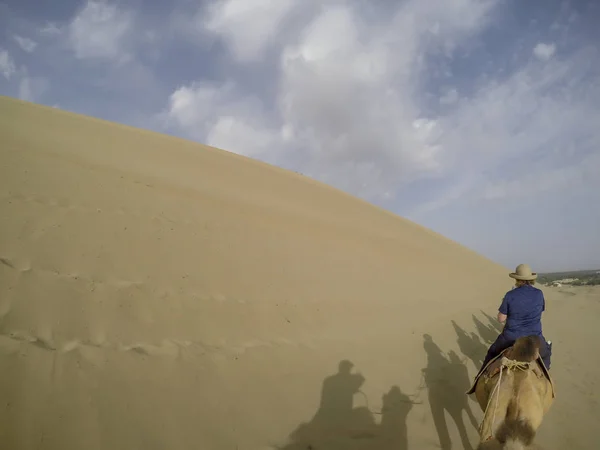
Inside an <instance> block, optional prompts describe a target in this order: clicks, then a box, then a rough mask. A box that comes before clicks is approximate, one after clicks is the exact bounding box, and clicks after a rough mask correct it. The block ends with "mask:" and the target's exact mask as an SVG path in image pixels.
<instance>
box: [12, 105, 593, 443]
mask: <svg viewBox="0 0 600 450" xmlns="http://www.w3.org/2000/svg"><path fill="white" fill-rule="evenodd" d="M0 118H1V120H0V136H1V140H2V146H1V148H0V158H1V161H2V164H1V165H0V177H1V180H2V182H1V183H2V184H1V187H0V216H1V217H2V221H1V222H0V367H1V368H0V377H1V379H2V382H0V402H1V403H0V404H4V407H1V408H0V424H2V425H0V447H2V448H11V449H29V448H39V449H52V450H54V449H60V450H69V449H81V448H86V449H105V448H111V449H128V450H129V449H138V448H139V449H142V448H143V449H167V448H168V449H190V448H198V449H216V450H219V449H239V450H242V449H260V450H262V449H273V448H286V450H292V449H298V450H300V449H303V450H306V449H307V448H308V446H312V448H313V449H320V448H327V449H332V450H345V449H375V450H378V449H386V448H398V449H403V448H413V449H414V448H420V449H427V448H439V446H440V442H443V443H445V444H444V445H446V444H447V443H448V442H449V441H452V442H453V443H454V444H455V446H458V445H460V443H462V445H463V446H464V447H465V448H468V446H469V445H471V444H475V442H476V430H475V425H474V423H475V422H476V421H477V420H479V418H480V416H481V415H480V414H479V411H478V410H477V408H476V407H475V404H474V403H473V402H471V401H470V400H468V398H467V397H466V396H464V395H463V394H462V393H464V391H465V390H466V389H467V388H468V383H469V376H472V375H474V373H475V371H476V368H477V362H478V360H479V358H482V357H483V356H482V355H481V353H482V351H483V352H485V347H486V345H487V344H486V342H487V341H486V339H488V340H489V338H490V335H492V337H493V334H494V333H495V332H497V330H495V329H494V321H493V317H492V316H493V315H495V308H497V305H498V302H499V299H500V298H501V296H502V295H503V293H504V292H505V291H506V290H508V289H509V288H510V286H511V281H510V279H509V278H508V277H507V276H506V274H507V271H508V269H507V268H504V267H501V266H500V265H498V264H495V263H493V262H491V261H489V259H487V258H485V257H483V256H481V255H478V254H476V253H475V252H473V251H471V250H469V249H466V248H464V247H462V246H460V245H459V244H457V243H455V242H453V241H451V240H449V239H447V238H445V237H443V236H441V235H439V234H437V233H434V232H432V231H430V230H428V229H426V228H424V227H422V226H420V225H417V224H414V223H412V222H410V221H408V220H405V219H402V218H400V217H397V216H395V215H394V214H392V213H390V212H388V211H385V210H383V209H381V208H378V207H375V206H373V205H370V204H368V203H367V202H365V201H362V200H359V199H356V198H354V197H352V196H350V195H348V194H345V193H343V192H341V191H339V190H336V189H334V188H331V187H329V186H326V185H324V184H322V183H319V182H316V181H314V180H311V179H309V178H307V177H304V176H301V175H298V174H295V173H293V172H290V171H286V170H284V169H281V168H277V167H272V166H269V165H267V164H265V163H261V162H258V161H254V160H251V159H249V158H245V157H243V156H239V155H236V154H233V153H230V152H226V151H223V150H220V149H214V148H210V147H207V146H204V145H201V144H197V143H193V142H189V141H186V140H183V139H180V138H175V137H171V136H165V135H161V134H158V133H153V132H150V131H145V130H139V129H135V128H133V127H128V126H124V125H119V124H113V123H110V122H107V121H102V120H99V119H94V118H90V117H85V116H81V115H77V114H74V113H69V112H65V111H60V110H56V109H54V108H49V107H44V106H40V105H34V104H31V103H27V102H22V101H19V100H15V99H10V98H6V97H3V98H0ZM556 295H559V294H556ZM593 295H594V294H593V293H592V294H589V295H588V297H589V298H592V297H593ZM588 297H586V298H588ZM559 300H560V299H559ZM558 304H559V305H561V304H562V303H560V301H558ZM594 305H595V303H594V302H592V301H591V300H590V301H589V302H587V303H585V308H584V310H585V311H586V313H587V314H589V311H590V310H592V309H593V308H594V307H595V306H594ZM563 311H566V310H563ZM486 314H487V317H486ZM549 314H550V313H549ZM555 314H557V313H555ZM555 317H556V316H555ZM425 335H428V336H430V338H431V339H429V338H427V337H425ZM344 360H349V361H351V363H352V364H353V370H354V372H356V371H358V372H360V373H362V375H363V376H364V380H363V381H362V382H361V381H360V379H359V378H358V376H357V375H356V374H355V373H354V372H353V373H346V374H342V373H338V374H337V376H333V377H330V376H331V375H333V374H335V373H336V372H337V371H338V365H339V363H340V361H344ZM342 367H346V366H344V364H342ZM422 368H427V369H428V370H427V371H426V373H428V374H433V381H431V380H432V379H431V378H424V376H423V373H422V371H421V369H422ZM589 370H592V369H589ZM588 373H594V372H593V371H592V372H589V371H588ZM559 374H560V371H559ZM324 380H329V381H327V382H325V385H323V383H324ZM354 383H356V384H358V385H359V386H360V392H359V393H355V395H352V394H351V393H350V394H348V389H349V386H351V385H354ZM323 386H326V387H323ZM561 388H562V387H561V384H560V383H558V389H559V392H560V389H561ZM322 390H323V392H322ZM352 400H353V401H354V410H352V407H353V406H352ZM319 405H320V406H319ZM348 405H350V406H348ZM567 406H569V405H567ZM557 408H560V404H559V406H557ZM315 411H318V412H317V413H315ZM444 411H446V413H444ZM562 411H563V412H564V411H565V410H564V409H563V410H562ZM592 411H593V409H592ZM440 414H441V415H440ZM444 414H446V416H447V417H448V418H449V421H448V422H447V424H446V425H444V423H443V421H440V417H442V416H444ZM556 414H557V416H558V414H560V413H556ZM463 415H464V423H463V422H461V420H460V419H457V420H458V422H456V421H454V422H453V421H452V418H455V419H456V418H458V417H462V416H463ZM346 416H348V417H347V418H349V419H348V420H349V422H340V420H341V418H342V417H346ZM549 420H552V418H550V419H549ZM580 423H581V422H580ZM303 424H304V425H303ZM548 428H549V427H548V426H545V425H544V426H542V429H543V430H546V429H548ZM553 439H554V440H555V441H556V440H558V441H560V440H561V439H562V442H566V440H569V439H570V440H571V441H573V439H574V438H573V437H572V434H570V433H569V432H566V433H565V434H564V435H560V436H558V437H557V436H553ZM467 441H470V443H471V444H469V443H468V442H467ZM582 442H585V440H584V441H582ZM571 448H577V447H576V445H575V446H571ZM580 448H584V447H580Z"/></svg>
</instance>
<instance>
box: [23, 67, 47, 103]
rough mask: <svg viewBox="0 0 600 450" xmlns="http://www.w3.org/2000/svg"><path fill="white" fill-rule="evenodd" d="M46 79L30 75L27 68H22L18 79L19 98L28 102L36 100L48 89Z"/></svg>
mask: <svg viewBox="0 0 600 450" xmlns="http://www.w3.org/2000/svg"><path fill="white" fill-rule="evenodd" d="M48 86H49V85H48V81H47V80H46V79H45V78H42V77H30V76H29V75H28V74H27V70H25V69H23V74H22V76H21V78H20V80H19V98H20V99H21V100H26V101H29V102H36V101H38V100H39V98H40V96H41V95H42V94H44V92H46V91H47V89H48Z"/></svg>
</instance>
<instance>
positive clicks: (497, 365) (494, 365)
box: [466, 346, 555, 397]
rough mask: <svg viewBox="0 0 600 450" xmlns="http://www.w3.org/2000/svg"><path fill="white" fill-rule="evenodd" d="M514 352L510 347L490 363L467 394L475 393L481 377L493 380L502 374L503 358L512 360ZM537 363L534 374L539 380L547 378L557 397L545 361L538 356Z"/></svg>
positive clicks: (480, 372) (553, 394)
mask: <svg viewBox="0 0 600 450" xmlns="http://www.w3.org/2000/svg"><path fill="white" fill-rule="evenodd" d="M512 350H513V347H512V346H510V347H509V348H507V349H506V350H503V351H502V352H501V353H500V354H499V355H498V356H496V357H495V358H494V359H492V360H491V361H490V362H488V363H487V364H486V365H485V367H483V368H482V369H481V370H480V371H479V373H478V374H477V375H476V376H475V379H474V380H473V384H472V385H471V389H469V390H468V391H467V392H466V394H467V395H470V394H473V393H474V392H475V387H476V386H477V381H478V380H479V378H480V377H482V376H484V377H486V378H488V379H489V378H493V377H495V376H496V375H498V373H500V369H501V368H502V358H503V357H505V358H507V359H512V358H511V353H512ZM536 362H537V364H535V365H534V366H533V373H534V374H535V375H536V376H537V377H538V378H541V377H546V379H547V380H548V381H549V382H550V386H551V387H552V397H555V392H554V383H553V381H552V378H551V377H550V372H548V369H547V368H546V365H545V364H544V360H543V359H542V358H541V357H540V356H539V355H538V357H537V360H536Z"/></svg>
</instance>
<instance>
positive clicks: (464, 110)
mask: <svg viewBox="0 0 600 450" xmlns="http://www.w3.org/2000/svg"><path fill="white" fill-rule="evenodd" d="M496 4H497V2H495V1H477V0H453V1H441V0H439V1H438V0H432V1H429V2H423V1H416V0H409V1H407V2H404V3H402V4H401V5H400V6H393V7H390V8H391V9H390V10H388V11H383V10H378V14H377V15H373V14H365V11H363V10H362V9H361V8H363V7H364V5H362V4H361V5H358V6H357V4H356V3H353V2H339V1H333V0H332V1H326V2H324V3H321V5H320V7H319V8H315V9H311V8H310V7H306V8H305V9H303V10H302V17H303V19H302V20H303V21H305V22H303V23H300V22H299V21H298V20H299V19H298V20H296V22H294V26H293V27H283V28H278V24H280V23H283V22H285V23H290V22H289V20H290V19H289V17H288V16H292V15H294V14H296V13H297V12H298V11H299V9H298V8H299V6H298V5H300V3H299V2H296V4H295V5H292V4H291V2H286V3H285V7H283V6H281V7H279V8H278V9H276V10H275V11H274V14H273V16H270V17H271V18H272V19H273V17H276V19H273V20H272V21H271V22H269V25H265V24H261V25H260V26H256V28H253V23H254V22H252V20H250V19H251V18H252V17H253V14H254V13H253V12H252V10H251V9H249V8H248V9H243V8H239V7H240V5H241V4H240V3H238V2H236V1H226V2H222V3H220V4H219V6H217V7H215V8H216V9H214V10H213V12H212V14H213V16H211V17H212V18H211V20H213V19H214V17H219V20H217V21H216V22H214V23H213V24H212V25H210V26H208V28H209V31H210V32H212V33H215V34H217V35H220V36H221V37H223V38H224V39H225V41H226V42H228V45H229V46H230V50H231V54H230V56H231V57H232V59H231V61H229V63H233V64H239V65H240V67H245V64H246V63H247V62H248V61H250V60H253V59H256V58H258V57H260V56H261V55H263V53H264V51H265V49H266V48H272V49H276V50H277V51H279V65H278V66H276V67H272V66H266V67H265V71H267V70H268V73H267V75H266V76H267V77H268V79H267V80H265V84H267V83H268V84H269V85H270V86H274V87H276V88H274V89H273V90H272V92H273V93H274V94H275V101H274V102H273V103H271V102H269V103H266V102H264V103H263V102H261V101H259V99H258V98H256V97H254V96H251V95H247V92H245V91H244V90H243V88H242V86H243V83H235V82H234V81H231V80H234V79H235V78H232V79H231V80H230V81H228V82H226V83H223V84H221V85H219V84H206V83H201V82H195V83H190V84H189V85H187V86H181V87H180V88H179V89H177V90H176V91H175V92H173V94H172V95H171V98H170V102H169V105H168V108H167V113H166V117H169V118H170V120H171V123H175V124H176V125H177V127H178V128H179V129H180V130H182V131H184V132H185V133H186V134H187V135H188V136H191V137H193V138H195V139H197V140H200V141H202V142H206V143H209V144H211V145H215V146H217V147H221V148H225V149H227V150H231V151H235V152H238V153H243V154H246V155H250V156H253V157H257V158H259V159H263V160H267V161H270V160H271V161H272V160H277V159H279V160H282V159H285V158H284V157H282V156H281V155H287V156H289V157H291V158H292V159H293V161H294V164H295V166H294V167H295V168H296V169H298V170H300V171H302V172H303V173H306V174H308V175H310V176H313V177H315V178H318V179H320V180H323V181H325V182H328V183H331V184H333V185H335V186H337V187H338V188H341V189H344V190H347V191H349V192H351V193H353V194H355V195H359V196H361V197H363V198H366V199H368V200H371V201H390V200H391V199H392V198H393V197H394V193H397V192H403V191H404V190H406V189H410V188H411V183H412V182H414V181H419V180H423V179H425V178H427V179H435V180H436V186H438V189H439V190H438V191H437V194H434V193H432V197H431V198H430V199H428V200H427V199H426V200H425V201H424V202H422V203H421V204H420V205H414V204H413V205H412V206H413V207H414V209H413V210H412V212H411V213H410V212H409V214H411V215H413V216H414V215H419V214H423V213H426V212H431V211H433V210H436V209H439V208H443V207H446V206H448V205H450V204H453V203H464V202H467V203H468V202H481V201H492V200H494V201H497V200H500V199H505V198H507V197H508V196H510V195H513V194H514V193H515V192H516V191H517V190H518V189H525V190H527V191H528V192H530V193H531V194H532V195H539V194H541V193H543V192H548V191H552V190H554V191H555V190H557V189H560V188H561V186H562V187H564V188H568V189H571V188H574V187H576V186H577V183H576V182H575V181H573V180H576V179H577V176H578V174H583V175H585V174H588V175H586V176H588V177H589V170H590V169H589V167H590V166H593V164H598V160H597V159H586V160H585V163H581V161H582V159H583V156H582V155H586V154H588V153H591V152H593V151H595V150H594V149H597V148H598V145H599V144H600V139H599V134H598V132H597V131H596V130H597V126H596V125H594V124H595V123H596V121H597V120H598V114H597V112H596V107H595V106H594V105H595V104H597V101H598V100H600V86H598V85H594V84H590V83H588V82H587V80H586V78H587V77H589V75H591V74H592V73H593V70H594V67H595V66H594V61H596V60H597V51H596V50H595V49H594V48H581V49H580V50H578V51H577V52H575V53H572V54H571V55H570V56H569V57H568V58H567V57H566V56H565V57H563V58H559V57H557V56H556V55H555V53H556V44H555V43H547V44H543V43H540V44H538V45H537V46H536V49H535V50H534V54H535V56H536V57H537V58H533V59H531V60H529V61H527V62H526V63H524V65H522V66H521V67H518V68H517V69H516V70H514V72H512V73H508V74H507V73H505V72H502V71H501V72H498V73H492V72H489V71H487V72H486V71H483V70H482V71H481V73H480V76H479V77H478V78H476V79H473V80H472V81H471V82H470V83H469V84H468V85H467V86H463V85H459V84H454V86H446V87H445V88H443V89H442V88H441V86H439V85H440V79H439V78H444V81H443V83H444V84H446V83H448V77H453V75H452V70H451V68H450V65H449V62H451V61H452V60H453V59H454V58H456V56H457V54H458V51H459V50H460V56H462V55H464V54H465V52H467V51H468V50H470V49H473V48H476V47H477V45H478V40H477V36H478V34H479V33H480V32H481V31H482V30H484V29H485V28H486V27H487V26H488V25H489V24H490V23H491V21H492V17H491V13H492V11H493V10H494V7H495V6H496ZM261 5H262V7H263V8H265V9H263V10H261V11H262V12H263V13H264V12H265V11H266V8H267V7H268V6H269V5H270V3H269V2H261ZM302 5H304V6H306V5H308V3H302ZM310 5H312V6H314V5H313V4H312V3H311V4H310ZM241 6H242V7H243V5H241ZM271 6H272V5H271ZM369 11H370V12H372V10H369ZM217 12H218V14H217ZM292 12H293V14H292ZM294 17H296V16H294ZM233 18H235V20H234V19H233ZM214 20H216V19H214ZM215 23H219V24H221V25H220V26H215ZM236 23H239V24H241V23H244V24H245V28H244V29H243V31H240V29H236V28H235V27H234V26H233V24H236ZM300 25H302V26H300ZM263 29H264V30H266V31H265V32H264V33H263ZM238 32H239V34H236V33H238ZM246 41H247V42H248V43H249V44H248V45H249V47H248V48H243V44H242V42H246ZM488 67H490V66H489V65H488ZM432 74H437V76H438V77H439V78H438V79H435V78H433V75H432ZM448 74H450V75H448ZM457 81H458V82H459V83H460V81H461V80H457ZM453 82H454V81H453ZM428 83H430V84H428ZM432 87H433V88H434V89H436V88H440V90H439V91H434V92H430V90H431V88H432ZM436 92H437V94H436ZM428 98H429V99H430V100H432V102H431V103H434V104H435V105H434V107H433V108H432V107H431V103H430V104H429V105H428V104H427V102H426V99H428ZM435 106H437V108H436V107H435ZM573 146H575V147H576V152H577V157H573V155H571V156H569V152H570V151H571V150H569V149H570V148H573ZM277 155H279V156H277ZM524 167H527V170H525V169H524ZM593 167H596V166H593ZM599 169H600V167H599ZM594 170H595V169H594ZM544 174H548V176H544ZM583 175H582V176H583ZM534 180H535V181H534ZM407 209H408V207H407Z"/></svg>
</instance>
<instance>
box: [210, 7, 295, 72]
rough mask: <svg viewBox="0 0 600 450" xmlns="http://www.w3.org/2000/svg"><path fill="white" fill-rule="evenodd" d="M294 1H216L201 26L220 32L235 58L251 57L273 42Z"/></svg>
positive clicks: (257, 54)
mask: <svg viewBox="0 0 600 450" xmlns="http://www.w3.org/2000/svg"><path fill="white" fill-rule="evenodd" d="M294 4H295V3H294V0H219V1H216V2H214V3H213V4H211V5H210V9H209V13H208V17H207V18H206V20H204V21H203V22H204V23H203V25H204V27H205V28H206V30H208V31H211V32H213V33H216V34H218V35H221V36H222V37H223V38H224V39H225V40H226V41H227V42H228V43H229V45H230V47H231V50H232V52H233V54H234V55H235V57H236V58H238V59H239V60H242V61H249V60H254V59H257V58H260V57H261V56H262V55H263V52H264V51H265V49H266V48H267V47H268V45H269V44H270V43H272V42H273V38H274V37H275V35H276V33H277V32H278V31H279V30H280V29H281V25H282V24H281V22H282V20H283V19H284V18H285V17H286V15H287V14H288V13H289V12H290V11H291V9H292V7H293V6H294Z"/></svg>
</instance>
